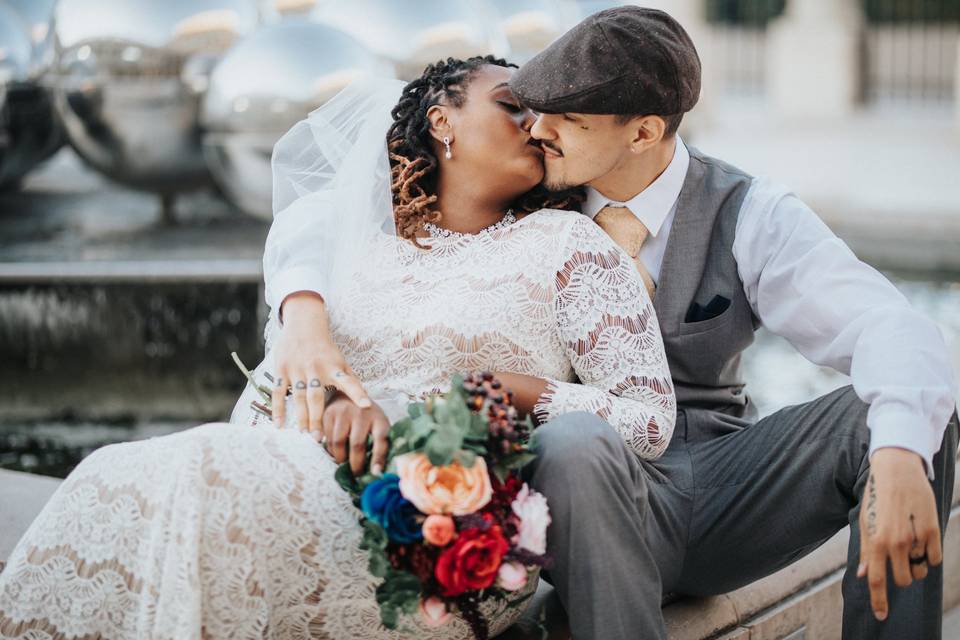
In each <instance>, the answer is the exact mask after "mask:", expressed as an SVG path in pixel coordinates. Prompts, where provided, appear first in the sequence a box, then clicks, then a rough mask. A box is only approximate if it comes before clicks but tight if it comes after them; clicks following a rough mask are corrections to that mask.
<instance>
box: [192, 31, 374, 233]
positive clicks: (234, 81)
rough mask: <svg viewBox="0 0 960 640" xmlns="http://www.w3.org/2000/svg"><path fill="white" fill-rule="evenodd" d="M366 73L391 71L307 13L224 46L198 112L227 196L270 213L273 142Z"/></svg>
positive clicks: (257, 213) (216, 175) (240, 204)
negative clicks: (308, 17)
mask: <svg viewBox="0 0 960 640" xmlns="http://www.w3.org/2000/svg"><path fill="white" fill-rule="evenodd" d="M363 73H375V74H379V75H382V76H385V77H392V68H391V67H390V66H389V64H387V63H385V62H383V61H382V60H380V59H379V58H378V57H377V56H375V55H374V54H373V53H371V52H370V51H369V50H368V49H367V48H366V47H364V46H363V45H362V44H361V43H359V42H358V41H356V40H355V39H354V38H352V37H350V36H348V35H347V34H345V33H343V32H342V31H340V30H338V29H334V28H333V27H329V26H326V25H321V24H316V23H312V22H307V21H304V20H287V21H282V22H279V23H277V24H272V25H268V26H265V27H263V28H262V29H260V30H259V31H257V32H256V33H255V34H253V35H252V36H250V37H249V38H247V39H245V40H243V41H242V42H241V43H239V44H238V45H237V46H236V47H234V48H233V49H232V50H231V51H230V52H229V53H227V55H225V56H224V57H223V59H222V60H221V61H220V63H219V64H218V65H217V66H216V68H215V69H214V71H213V74H212V75H211V77H210V88H209V91H208V93H207V95H206V98H205V100H204V102H203V110H202V119H201V123H202V126H203V128H204V130H205V132H206V133H205V135H204V143H203V147H204V153H205V155H206V157H207V162H208V165H209V167H210V170H211V171H212V173H213V175H214V178H215V180H216V181H217V184H218V185H220V187H221V189H222V190H223V192H224V193H225V194H226V195H227V197H228V198H230V200H231V201H232V202H233V203H234V204H236V205H237V206H238V207H240V208H241V209H243V210H244V211H246V212H247V213H250V214H251V215H255V216H257V217H261V218H264V219H268V220H269V219H271V217H272V208H271V196H272V193H273V191H272V185H271V179H272V176H271V171H270V157H271V154H272V153H273V145H274V144H275V143H276V142H277V140H279V139H280V136H282V135H283V134H284V133H286V131H287V130H288V129H290V127H292V126H293V125H294V124H295V123H296V122H297V121H299V120H301V119H303V118H305V117H306V116H307V114H309V113H310V112H311V111H313V110H314V109H316V108H317V107H319V106H321V105H322V104H323V103H325V102H326V101H327V100H329V99H330V98H332V97H333V96H334V95H335V94H336V93H337V92H338V91H340V89H342V88H343V87H345V86H346V85H347V84H349V82H350V81H351V80H352V79H354V78H355V77H357V76H358V75H360V74H363Z"/></svg>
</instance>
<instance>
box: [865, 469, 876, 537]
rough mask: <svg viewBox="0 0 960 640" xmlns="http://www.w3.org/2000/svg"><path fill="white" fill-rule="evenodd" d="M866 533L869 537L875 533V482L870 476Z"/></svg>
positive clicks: (871, 475)
mask: <svg viewBox="0 0 960 640" xmlns="http://www.w3.org/2000/svg"><path fill="white" fill-rule="evenodd" d="M867 492H868V495H867V533H868V534H869V535H871V536H873V535H876V533H877V482H876V480H874V478H873V474H872V473H871V474H870V479H869V480H868V487H867Z"/></svg>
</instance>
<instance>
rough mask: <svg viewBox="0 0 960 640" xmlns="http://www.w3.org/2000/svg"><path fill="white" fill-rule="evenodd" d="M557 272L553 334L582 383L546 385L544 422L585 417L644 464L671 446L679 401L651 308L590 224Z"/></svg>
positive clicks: (625, 261) (614, 250) (577, 231)
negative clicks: (607, 427) (592, 417)
mask: <svg viewBox="0 0 960 640" xmlns="http://www.w3.org/2000/svg"><path fill="white" fill-rule="evenodd" d="M565 254H566V259H565V260H564V262H563V265H562V266H561V267H560V269H559V271H558V272H557V281H556V286H557V289H556V298H555V303H554V306H555V312H556V318H557V332H558V336H559V338H560V340H561V342H562V343H563V346H564V348H565V349H566V352H567V355H568V357H569V358H570V362H571V364H572V365H573V368H574V370H575V371H576V373H577V376H578V377H579V378H580V380H581V382H582V384H575V383H570V382H563V381H558V380H549V381H548V383H547V388H546V390H545V391H544V392H543V394H542V396H541V397H540V401H539V402H538V403H537V405H536V407H535V409H534V411H535V413H536V415H537V418H538V419H539V420H540V421H541V422H543V421H546V420H549V419H551V418H555V417H556V416H558V415H561V414H564V413H569V412H572V411H589V412H591V413H595V414H597V415H598V416H600V417H601V418H603V419H604V420H606V421H607V422H609V423H610V424H611V425H612V426H613V427H614V428H615V429H616V430H617V431H618V432H619V433H620V435H621V436H622V437H623V439H624V441H625V442H626V443H627V445H628V446H629V447H630V448H631V449H633V450H634V451H635V452H636V453H637V454H638V455H640V456H641V457H643V458H648V459H652V458H656V457H658V456H659V455H661V454H662V453H663V452H664V450H666V448H667V445H668V444H669V443H670V436H671V434H672V433H673V428H674V423H675V422H676V399H675V397H674V392H673V383H672V381H671V378H670V369H669V367H668V365H667V357H666V353H665V352H664V347H663V340H662V339H661V337H660V326H659V324H658V322H657V317H656V314H655V313H654V310H653V303H652V302H651V300H650V296H649V295H648V294H647V290H646V288H645V287H644V285H643V281H642V280H641V279H640V275H639V273H637V271H636V268H635V267H634V265H633V263H632V262H631V260H630V259H629V257H628V256H627V254H626V253H624V252H623V250H622V249H620V248H619V247H617V246H616V245H615V244H614V243H613V241H612V240H610V238H609V237H607V235H606V234H604V233H603V231H602V230H600V229H599V228H598V227H597V226H596V225H594V224H593V223H592V222H590V221H589V220H588V219H587V218H582V219H581V220H578V221H577V222H576V223H575V224H574V226H573V228H572V229H571V234H570V238H569V241H568V243H567V249H566V251H565Z"/></svg>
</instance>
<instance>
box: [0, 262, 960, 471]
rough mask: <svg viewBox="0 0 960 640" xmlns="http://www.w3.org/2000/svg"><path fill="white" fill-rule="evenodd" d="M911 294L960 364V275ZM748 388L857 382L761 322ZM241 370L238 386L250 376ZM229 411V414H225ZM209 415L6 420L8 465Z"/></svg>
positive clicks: (792, 393) (812, 388) (782, 396)
mask: <svg viewBox="0 0 960 640" xmlns="http://www.w3.org/2000/svg"><path fill="white" fill-rule="evenodd" d="M890 277H891V279H893V280H894V282H895V283H896V285H897V286H898V287H899V289H900V290H901V291H902V292H903V293H904V294H905V295H906V296H907V298H908V299H909V300H910V302H911V303H912V304H913V305H914V306H915V307H916V308H917V309H918V310H920V311H922V312H923V313H925V314H926V315H928V316H929V317H931V318H933V319H934V320H935V321H936V322H937V324H938V326H939V327H940V329H941V331H942V332H943V335H944V338H945V340H946V343H947V347H948V350H949V353H950V355H951V358H952V361H953V364H954V369H955V370H957V369H960V278H958V277H948V276H945V277H943V278H942V279H939V280H930V279H929V274H928V275H927V278H928V279H923V278H922V277H921V278H918V277H909V276H890ZM745 367H746V375H747V380H748V383H749V385H748V388H749V389H750V392H751V394H752V396H753V399H754V401H755V402H756V404H757V406H758V408H759V410H760V412H761V414H762V415H766V414H769V413H771V412H773V411H776V410H777V409H779V408H781V407H784V406H787V405H791V404H796V403H800V402H804V401H806V400H809V399H812V398H815V397H817V396H820V395H822V394H824V393H827V392H829V391H831V390H833V389H836V388H837V387H840V386H843V385H846V384H849V378H847V377H846V376H844V375H841V374H839V373H836V372H835V371H833V370H830V369H826V368H824V367H818V366H816V365H813V364H811V363H809V362H807V361H806V360H805V359H804V358H803V356H801V355H800V354H798V353H797V352H796V351H795V350H794V349H793V348H792V347H791V346H790V345H789V344H788V343H787V341H786V340H784V339H783V338H780V337H778V336H775V335H772V334H771V333H769V332H766V331H763V330H761V331H760V333H759V334H758V335H757V342H756V344H755V345H754V346H753V347H751V348H750V349H749V350H748V351H747V353H746V354H745ZM236 375H237V376H238V380H237V383H238V387H240V386H242V381H241V380H240V379H239V375H240V374H239V373H237V374H236ZM225 418H226V416H223V417H222V418H221V419H225ZM204 419H209V418H207V417H205V418H203V419H197V420H193V421H188V420H167V421H160V420H145V421H131V422H126V423H117V424H102V423H92V422H70V421H58V422H40V423H29V422H21V423H13V424H7V425H3V424H0V467H2V468H7V469H16V470H22V471H29V472H34V473H41V474H45V475H52V476H57V477H64V476H66V474H67V473H69V471H70V470H71V469H72V468H73V467H74V466H75V465H76V464H77V463H78V462H79V461H80V460H82V459H83V458H84V457H85V456H87V455H89V454H90V453H91V452H92V451H93V450H95V449H96V448H98V447H100V446H103V445H105V444H108V443H111V442H121V441H129V440H139V439H143V438H150V437H154V436H162V435H165V434H168V433H173V432H176V431H179V430H181V429H184V428H188V427H190V426H193V425H195V424H198V423H199V422H202V421H203V420H204Z"/></svg>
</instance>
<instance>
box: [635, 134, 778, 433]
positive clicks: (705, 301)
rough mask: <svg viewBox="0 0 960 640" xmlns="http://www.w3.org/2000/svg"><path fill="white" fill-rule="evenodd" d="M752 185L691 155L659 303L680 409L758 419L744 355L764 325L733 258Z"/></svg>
mask: <svg viewBox="0 0 960 640" xmlns="http://www.w3.org/2000/svg"><path fill="white" fill-rule="evenodd" d="M751 181H752V178H751V176H749V175H747V174H746V173H743V172H742V171H740V170H739V169H736V168H735V167H731V166H730V165H728V164H726V163H724V162H721V161H719V160H716V159H714V158H710V157H708V156H705V155H703V154H701V153H700V152H699V151H697V150H696V149H692V148H691V149H690V168H689V169H688V170H687V177H686V179H685V180H684V183H683V188H682V189H681V191H680V197H679V198H678V200H677V211H676V215H675V217H674V221H673V227H672V228H671V230H670V237H669V238H668V240H667V248H666V253H665V254H664V257H663V265H662V267H661V268H660V282H659V283H658V286H657V292H656V297H655V299H654V308H655V309H656V311H657V315H658V317H659V319H660V328H661V331H662V332H663V341H664V344H665V345H666V350H667V359H668V361H669V363H670V371H671V373H672V374H673V382H674V386H675V387H676V393H677V402H678V404H679V405H680V407H681V408H683V407H703V408H707V409H712V410H715V411H720V412H723V413H728V414H731V415H734V416H737V417H744V418H754V417H755V415H756V411H755V408H754V407H753V405H752V404H751V403H750V401H749V399H748V397H747V394H746V393H745V392H744V382H743V375H742V371H741V364H740V355H741V353H742V352H743V350H744V349H746V348H747V347H748V346H749V345H750V344H751V343H752V342H753V333H754V331H755V330H756V329H757V327H758V326H759V324H760V323H759V320H758V319H757V318H756V317H755V316H754V315H753V312H752V310H751V309H750V304H749V302H747V298H746V295H745V294H744V292H743V282H742V281H741V280H740V276H739V274H738V273H737V263H736V261H735V260H734V258H733V238H734V235H735V233H736V228H737V218H738V216H739V215H740V205H741V203H742V202H743V198H744V196H745V195H746V194H747V190H748V189H749V188H750V183H751ZM715 296H722V297H723V298H726V299H727V300H729V301H730V302H729V306H728V307H727V308H726V310H724V311H723V312H722V313H720V314H719V315H716V316H715V317H709V318H708V319H703V317H704V316H709V315H711V314H710V313H701V314H700V318H699V319H698V321H688V320H694V318H688V317H687V316H688V313H689V311H690V309H691V305H693V303H695V302H696V303H699V304H700V305H701V306H707V305H709V303H710V302H711V301H712V300H714V297H715ZM716 304H718V303H715V305H716ZM719 304H720V305H721V306H722V305H723V302H722V301H720V302H719Z"/></svg>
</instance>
